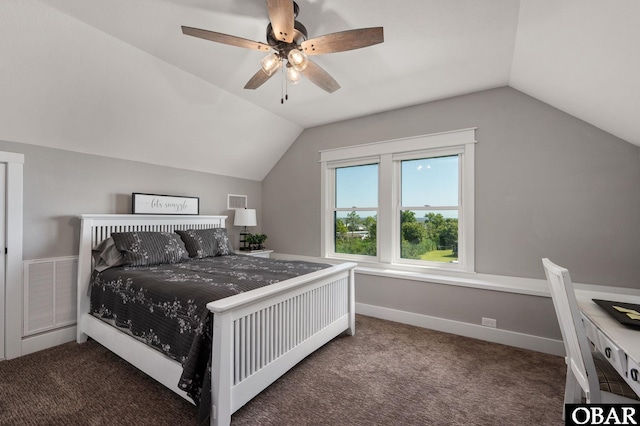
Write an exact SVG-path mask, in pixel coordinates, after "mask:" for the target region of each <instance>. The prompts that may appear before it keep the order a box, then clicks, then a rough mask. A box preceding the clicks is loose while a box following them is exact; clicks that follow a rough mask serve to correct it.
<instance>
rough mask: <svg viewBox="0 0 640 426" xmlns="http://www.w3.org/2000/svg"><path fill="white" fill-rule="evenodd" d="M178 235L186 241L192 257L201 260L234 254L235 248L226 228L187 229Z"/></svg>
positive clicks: (178, 232)
mask: <svg viewBox="0 0 640 426" xmlns="http://www.w3.org/2000/svg"><path fill="white" fill-rule="evenodd" d="M176 233H177V234H178V235H180V238H182V241H184V245H185V247H186V248H187V251H188V252H189V256H190V257H193V258H196V259H201V258H203V257H213V256H226V255H228V254H231V253H233V246H232V245H231V241H230V240H229V236H228V235H227V230H226V229H225V228H210V229H187V230H185V231H176Z"/></svg>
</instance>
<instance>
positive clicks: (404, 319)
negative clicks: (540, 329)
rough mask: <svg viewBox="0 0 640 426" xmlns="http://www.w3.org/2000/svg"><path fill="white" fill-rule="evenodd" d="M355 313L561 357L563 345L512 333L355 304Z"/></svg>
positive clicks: (546, 339)
mask: <svg viewBox="0 0 640 426" xmlns="http://www.w3.org/2000/svg"><path fill="white" fill-rule="evenodd" d="M356 313H358V314H362V315H367V316H370V317H375V318H380V319H384V320H389V321H395V322H399V323H403V324H409V325H414V326H417V327H423V328H428V329H431V330H436V331H442V332H445V333H451V334H457V335H459V336H465V337H472V338H474V339H480V340H485V341H487V342H493V343H500V344H503V345H508V346H514V347H517V348H522V349H529V350H533V351H537V352H542V353H546V354H551V355H558V356H564V355H565V353H564V343H563V342H562V340H554V339H549V338H546V337H540V336H532V335H530V334H523V333H517V332H515V331H509V330H501V329H498V328H491V327H484V326H481V325H477V324H469V323H466V322H460V321H454V320H449V319H444V318H437V317H432V316H429V315H422V314H415V313H412V312H405V311H398V310H396V309H389V308H383V307H380V306H374V305H367V304H364V303H356Z"/></svg>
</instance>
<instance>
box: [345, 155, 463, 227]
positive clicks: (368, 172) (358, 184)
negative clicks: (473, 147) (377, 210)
mask: <svg viewBox="0 0 640 426" xmlns="http://www.w3.org/2000/svg"><path fill="white" fill-rule="evenodd" d="M401 176H402V195H401V202H402V205H403V206H405V207H425V206H431V207H443V206H449V207H451V206H457V205H458V179H459V173H458V157H457V156H448V157H436V158H426V159H418V160H405V161H402V162H401ZM377 205H378V167H377V164H370V165H364V166H354V167H342V168H338V169H336V207H338V208H352V207H358V208H362V210H366V208H367V207H368V208H371V207H376V206H377ZM441 213H443V215H445V217H451V216H450V215H451V213H455V214H454V216H453V217H457V213H456V212H447V213H446V214H445V212H441ZM345 215H346V214H345ZM358 215H359V216H360V217H366V216H368V214H365V212H364V211H363V212H358ZM342 216H343V215H339V217H342ZM422 216H424V213H423V212H418V213H417V214H416V217H422Z"/></svg>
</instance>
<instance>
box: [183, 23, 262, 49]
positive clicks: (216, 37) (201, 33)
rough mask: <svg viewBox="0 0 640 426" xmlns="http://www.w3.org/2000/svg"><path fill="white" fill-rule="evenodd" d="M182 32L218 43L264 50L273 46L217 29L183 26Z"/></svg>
mask: <svg viewBox="0 0 640 426" xmlns="http://www.w3.org/2000/svg"><path fill="white" fill-rule="evenodd" d="M182 33H183V34H186V35H190V36H193V37H199V38H203V39H205V40H211V41H215V42H217V43H223V44H228V45H231V46H237V47H244V48H245V49H254V50H261V51H263V52H266V51H268V50H270V49H271V46H269V45H268V44H265V43H260V42H259V41H252V40H247V39H246V38H241V37H236V36H232V35H229V34H222V33H217V32H215V31H209V30H201V29H199V28H192V27H185V26H182Z"/></svg>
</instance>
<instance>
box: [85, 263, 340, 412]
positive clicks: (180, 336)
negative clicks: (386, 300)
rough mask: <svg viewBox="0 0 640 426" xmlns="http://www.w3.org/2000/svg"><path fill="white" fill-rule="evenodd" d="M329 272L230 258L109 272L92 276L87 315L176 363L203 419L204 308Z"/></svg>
mask: <svg viewBox="0 0 640 426" xmlns="http://www.w3.org/2000/svg"><path fill="white" fill-rule="evenodd" d="M329 266H330V265H326V264H319V263H310V262H300V261H283V260H277V259H266V258H259V257H252V256H244V255H229V256H218V257H208V258H205V259H194V260H190V261H187V262H183V263H175V264H162V265H156V266H140V267H117V268H110V269H107V270H105V271H102V272H94V274H93V276H92V283H91V313H92V314H93V315H95V316H97V317H99V318H103V319H105V320H110V321H111V322H115V324H116V325H117V326H118V327H121V328H124V329H126V331H128V332H129V333H131V334H132V335H134V336H136V337H138V338H139V339H141V340H143V341H145V342H146V343H147V344H148V345H149V346H152V347H154V348H155V349H157V350H159V351H160V352H162V353H164V354H165V355H167V356H169V357H171V358H173V359H175V360H177V361H179V362H180V363H181V364H182V366H183V374H182V377H181V379H180V383H179V384H178V386H179V387H180V388H181V389H183V390H184V391H186V392H187V394H188V395H189V396H190V397H191V398H193V400H194V401H195V402H196V404H198V405H199V406H200V412H201V413H202V414H203V415H204V414H205V413H204V411H207V410H208V408H209V404H208V402H209V401H210V398H209V397H208V395H209V389H208V386H205V388H204V389H203V384H207V381H208V380H209V379H208V377H209V373H210V358H211V330H212V320H211V317H212V316H211V314H210V312H209V311H208V310H207V308H206V304H207V303H208V302H211V301H213V300H218V299H222V298H224V297H228V296H232V295H235V294H239V293H243V292H246V291H249V290H253V289H256V288H258V287H262V286H265V285H269V284H273V283H276V282H279V281H283V280H287V279H289V278H293V277H297V276H300V275H304V274H307V273H310V272H314V271H318V270H320V269H324V268H328V267H329ZM201 400H202V401H203V403H202V404H200V401H201ZM207 414H208V413H207Z"/></svg>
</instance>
